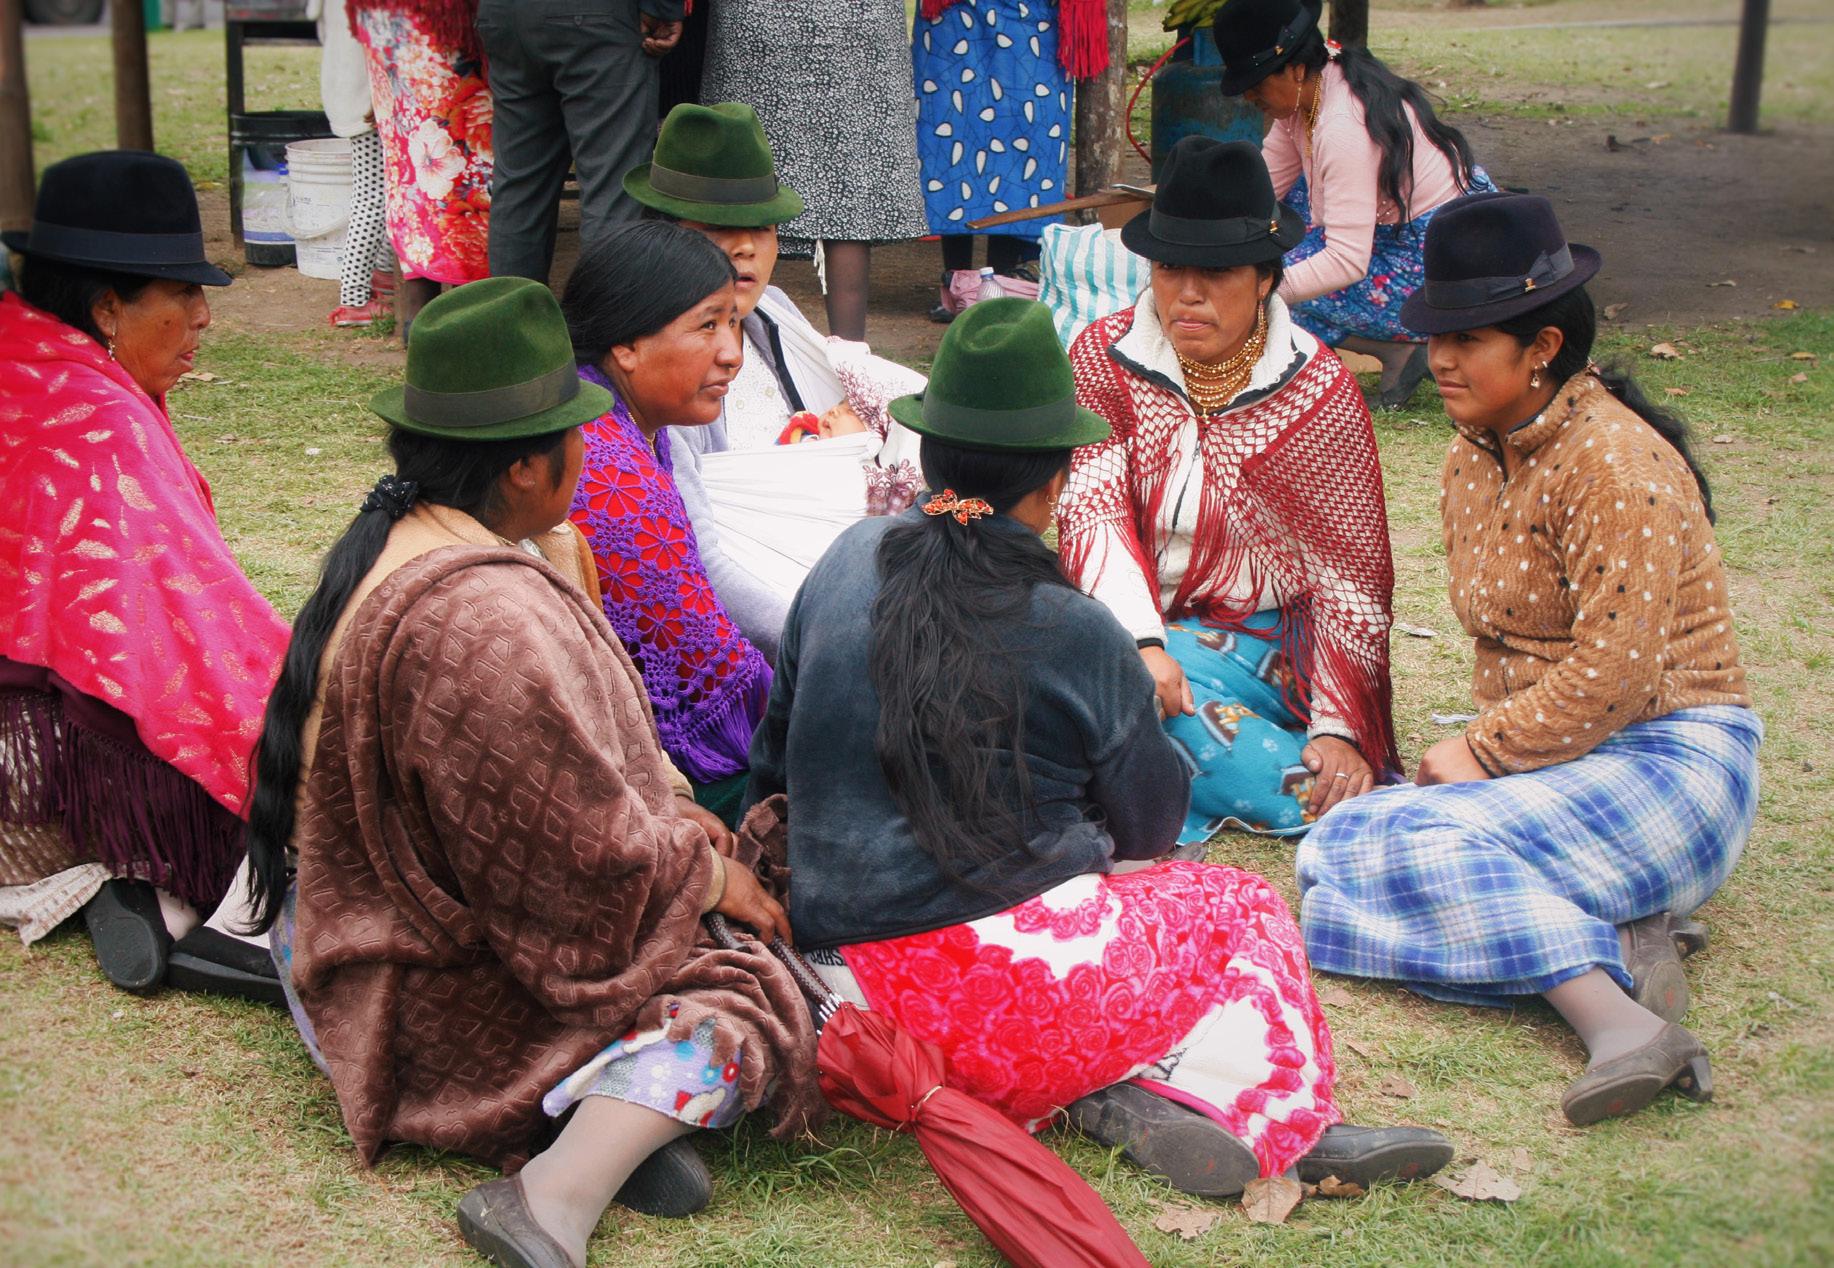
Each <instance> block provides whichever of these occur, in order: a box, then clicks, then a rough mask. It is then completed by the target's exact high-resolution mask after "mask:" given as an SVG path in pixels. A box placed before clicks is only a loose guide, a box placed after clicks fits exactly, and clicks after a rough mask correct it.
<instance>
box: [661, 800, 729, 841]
mask: <svg viewBox="0 0 1834 1268" xmlns="http://www.w3.org/2000/svg"><path fill="white" fill-rule="evenodd" d="M675 809H676V810H677V811H679V812H680V813H681V817H682V818H684V819H686V820H687V821H688V822H689V823H692V824H695V825H696V826H698V827H699V828H700V830H701V831H702V832H705V833H706V834H707V839H708V840H709V841H711V842H713V848H714V849H715V850H717V851H718V852H719V853H721V854H725V853H728V852H729V851H730V850H731V849H732V829H731V828H729V827H727V826H726V825H725V824H724V823H723V822H721V820H720V817H719V816H718V815H716V814H714V813H713V811H711V810H709V809H707V808H706V807H705V806H703V805H701V804H700V802H698V801H696V800H694V798H692V797H684V796H683V795H682V794H680V793H676V794H675Z"/></svg>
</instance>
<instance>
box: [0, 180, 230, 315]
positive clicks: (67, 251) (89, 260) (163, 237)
mask: <svg viewBox="0 0 1834 1268" xmlns="http://www.w3.org/2000/svg"><path fill="white" fill-rule="evenodd" d="M0 240H4V241H5V243H6V245H7V246H9V247H11V248H12V249H13V250H15V251H17V252H19V253H20V254H21V255H25V256H28V257H31V258H34V259H40V260H52V261H55V262H56V263H59V264H72V265H76V266H78V267H80V268H88V269H98V270H101V271H103V272H108V273H125V274H128V275H129V276H131V277H153V278H162V279H164V280H166V281H171V282H190V283H194V284H196V285H199V286H228V285H229V274H227V273H225V272H224V271H223V270H222V269H220V268H218V267H217V266H216V265H214V264H212V263H211V262H210V261H209V260H208V259H206V258H205V257H204V226H203V221H202V220H201V219H199V217H198V214H197V193H196V191H194V190H193V189H192V188H191V178H190V176H188V175H186V174H185V169H184V165H183V164H181V163H179V162H178V160H176V159H169V158H166V157H165V156H164V155H160V154H148V153H146V152H145V151H143V150H103V151H100V152H99V153H95V154H78V155H76V156H75V157H74V158H67V159H65V160H64V161H63V162H61V163H53V164H52V165H51V166H50V167H47V168H46V169H45V174H44V177H43V178H42V179H41V180H40V181H39V182H38V201H37V203H36V204H35V205H34V206H33V208H32V228H31V230H30V232H27V233H18V232H9V233H5V234H0Z"/></svg>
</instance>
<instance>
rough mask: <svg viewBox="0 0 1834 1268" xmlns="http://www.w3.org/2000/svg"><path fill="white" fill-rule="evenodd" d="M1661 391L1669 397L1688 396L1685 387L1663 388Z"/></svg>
mask: <svg viewBox="0 0 1834 1268" xmlns="http://www.w3.org/2000/svg"><path fill="white" fill-rule="evenodd" d="M1662 390H1663V391H1664V392H1667V393H1668V394H1669V395H1670V396H1686V395H1687V394H1688V390H1687V389H1686V388H1685V387H1665V388H1663V389H1662Z"/></svg>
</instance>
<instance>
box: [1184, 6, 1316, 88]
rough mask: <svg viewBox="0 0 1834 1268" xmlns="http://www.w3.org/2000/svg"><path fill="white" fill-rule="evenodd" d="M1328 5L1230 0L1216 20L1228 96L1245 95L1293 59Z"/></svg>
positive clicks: (1212, 25) (1214, 26) (1214, 32)
mask: <svg viewBox="0 0 1834 1268" xmlns="http://www.w3.org/2000/svg"><path fill="white" fill-rule="evenodd" d="M1323 10H1324V5H1323V0H1319V2H1318V3H1313V2H1312V0H1228V3H1227V4H1225V5H1223V7H1222V8H1220V9H1218V10H1217V11H1216V16H1215V17H1214V18H1212V19H1211V22H1210V31H1211V34H1212V35H1213V36H1215V38H1216V51H1217V52H1218V53H1220V54H1221V55H1222V58H1223V81H1222V83H1221V84H1220V85H1219V87H1220V88H1221V90H1222V94H1223V96H1225V97H1238V96H1240V95H1241V94H1242V93H1245V92H1247V91H1248V90H1249V89H1250V88H1253V87H1254V86H1255V85H1256V84H1258V83H1260V82H1261V81H1262V80H1263V79H1266V78H1267V77H1268V76H1269V75H1271V74H1273V73H1274V72H1275V71H1277V70H1279V69H1280V68H1281V67H1282V66H1285V65H1286V64H1287V63H1288V62H1290V61H1292V60H1293V58H1294V57H1295V56H1297V55H1298V53H1299V50H1300V49H1301V48H1303V47H1304V46H1305V44H1306V37H1307V36H1308V35H1311V34H1313V33H1314V32H1316V31H1317V30H1318V15H1319V14H1320V13H1321V12H1323Z"/></svg>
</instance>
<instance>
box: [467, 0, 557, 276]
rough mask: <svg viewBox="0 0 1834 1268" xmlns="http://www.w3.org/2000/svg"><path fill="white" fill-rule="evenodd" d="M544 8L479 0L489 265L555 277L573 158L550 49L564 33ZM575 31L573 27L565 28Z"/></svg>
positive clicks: (497, 271)
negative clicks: (488, 122) (488, 128)
mask: <svg viewBox="0 0 1834 1268" xmlns="http://www.w3.org/2000/svg"><path fill="white" fill-rule="evenodd" d="M543 8H544V7H543V6H541V5H534V4H518V3H512V0H480V2H479V4H478V37H479V38H480V39H481V40H482V41H483V44H484V51H485V53H486V54H487V55H488V56H489V58H490V93H491V98H492V101H493V104H494V109H495V112H496V113H495V117H494V121H493V123H492V145H493V148H494V150H495V152H496V172H495V175H494V176H493V177H492V179H491V183H490V271H491V273H492V275H493V276H497V277H505V276H510V277H529V278H534V279H535V280H536V281H538V282H546V281H547V280H548V267H549V265H551V264H552V263H553V260H554V234H555V231H556V229H557V228H558V225H559V220H560V189H561V186H562V185H563V184H564V183H565V182H566V179H567V162H568V158H569V154H568V148H567V135H566V132H565V130H564V128H563V119H562V116H561V109H560V96H559V94H558V93H557V92H556V91H555V88H554V84H553V78H552V77H553V67H552V65H551V64H550V63H549V62H548V61H547V59H546V58H545V56H544V51H545V50H546V49H548V48H550V47H551V46H553V44H554V43H555V42H556V41H557V40H561V39H564V38H565V36H564V34H563V33H562V32H563V28H562V27H561V25H560V24H559V23H554V22H550V21H549V20H548V17H547V15H546V14H545V13H544V11H543ZM564 30H565V31H567V32H570V31H571V30H572V27H571V26H570V25H569V26H567V27H565V28H564Z"/></svg>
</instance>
